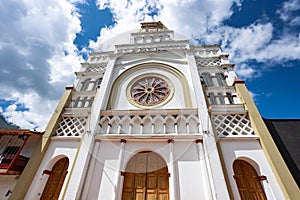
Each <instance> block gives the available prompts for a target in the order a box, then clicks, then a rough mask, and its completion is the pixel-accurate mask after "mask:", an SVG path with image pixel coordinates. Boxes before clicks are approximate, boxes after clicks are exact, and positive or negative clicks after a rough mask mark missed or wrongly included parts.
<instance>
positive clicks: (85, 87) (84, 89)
mask: <svg viewBox="0 0 300 200" xmlns="http://www.w3.org/2000/svg"><path fill="white" fill-rule="evenodd" d="M90 82H91V79H86V80H85V81H84V82H82V86H81V89H80V90H81V91H86V90H87V89H88V88H89V85H90Z"/></svg>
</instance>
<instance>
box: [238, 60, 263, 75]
mask: <svg viewBox="0 0 300 200" xmlns="http://www.w3.org/2000/svg"><path fill="white" fill-rule="evenodd" d="M235 69H236V71H237V75H238V76H239V77H240V78H242V79H251V78H256V77H259V76H260V75H261V74H260V72H259V71H257V70H256V69H255V68H254V67H251V66H249V65H247V64H245V63H241V64H239V65H237V66H236V68H235Z"/></svg>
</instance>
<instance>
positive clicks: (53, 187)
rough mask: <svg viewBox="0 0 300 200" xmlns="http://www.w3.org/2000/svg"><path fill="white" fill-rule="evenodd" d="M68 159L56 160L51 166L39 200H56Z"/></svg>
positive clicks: (64, 175) (65, 172) (62, 182)
mask: <svg viewBox="0 0 300 200" xmlns="http://www.w3.org/2000/svg"><path fill="white" fill-rule="evenodd" d="M68 166H69V159H68V158H67V157H64V158H62V159H60V160H58V161H57V162H56V163H55V165H54V166H53V168H52V170H51V172H50V176H49V178H48V181H47V183H46V186H45V188H44V191H43V194H42V196H41V200H48V199H49V200H50V199H51V200H56V199H58V197H59V195H60V192H61V189H62V186H63V184H64V180H65V178H66V175H67V173H68V171H67V170H68Z"/></svg>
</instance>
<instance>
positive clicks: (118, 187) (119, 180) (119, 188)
mask: <svg viewBox="0 0 300 200" xmlns="http://www.w3.org/2000/svg"><path fill="white" fill-rule="evenodd" d="M125 144H126V140H125V139H121V145H120V152H119V157H118V161H119V162H118V166H117V173H118V174H117V180H116V193H115V199H121V194H122V186H123V184H122V183H123V179H124V177H123V176H121V172H122V164H123V157H124V149H125Z"/></svg>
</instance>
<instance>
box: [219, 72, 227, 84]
mask: <svg viewBox="0 0 300 200" xmlns="http://www.w3.org/2000/svg"><path fill="white" fill-rule="evenodd" d="M216 77H217V81H218V85H219V86H227V82H226V80H225V76H224V74H222V73H218V74H216Z"/></svg>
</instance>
